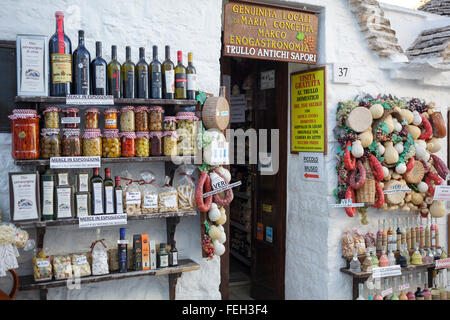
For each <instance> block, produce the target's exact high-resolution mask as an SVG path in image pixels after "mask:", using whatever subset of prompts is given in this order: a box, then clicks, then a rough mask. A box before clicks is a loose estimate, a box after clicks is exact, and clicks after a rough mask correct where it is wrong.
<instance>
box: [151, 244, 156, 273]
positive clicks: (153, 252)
mask: <svg viewBox="0 0 450 320" xmlns="http://www.w3.org/2000/svg"><path fill="white" fill-rule="evenodd" d="M150 269H151V270H153V269H156V241H155V240H151V241H150Z"/></svg>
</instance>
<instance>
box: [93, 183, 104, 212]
mask: <svg viewBox="0 0 450 320" xmlns="http://www.w3.org/2000/svg"><path fill="white" fill-rule="evenodd" d="M102 186H103V184H102V183H93V189H94V212H93V214H102V213H103V199H102Z"/></svg>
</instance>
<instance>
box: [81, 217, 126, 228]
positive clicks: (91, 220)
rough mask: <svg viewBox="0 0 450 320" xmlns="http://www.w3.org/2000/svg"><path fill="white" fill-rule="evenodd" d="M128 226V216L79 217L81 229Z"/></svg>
mask: <svg viewBox="0 0 450 320" xmlns="http://www.w3.org/2000/svg"><path fill="white" fill-rule="evenodd" d="M122 224H127V214H126V213H123V214H102V215H92V216H85V217H79V227H80V228H93V227H104V226H116V225H122Z"/></svg>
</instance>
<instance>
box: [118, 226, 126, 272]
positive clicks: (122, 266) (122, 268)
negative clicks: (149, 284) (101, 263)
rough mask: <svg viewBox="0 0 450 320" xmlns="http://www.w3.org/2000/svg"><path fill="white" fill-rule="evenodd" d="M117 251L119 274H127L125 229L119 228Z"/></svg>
mask: <svg viewBox="0 0 450 320" xmlns="http://www.w3.org/2000/svg"><path fill="white" fill-rule="evenodd" d="M118 250H119V272H120V273H124V272H127V269H128V268H127V266H128V263H127V242H126V240H125V228H120V241H119V243H118Z"/></svg>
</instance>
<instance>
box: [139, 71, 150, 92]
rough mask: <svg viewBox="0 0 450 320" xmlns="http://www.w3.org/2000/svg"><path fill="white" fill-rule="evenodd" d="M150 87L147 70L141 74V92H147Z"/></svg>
mask: <svg viewBox="0 0 450 320" xmlns="http://www.w3.org/2000/svg"><path fill="white" fill-rule="evenodd" d="M147 87H148V73H147V70H141V72H139V88H140V90H147Z"/></svg>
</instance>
